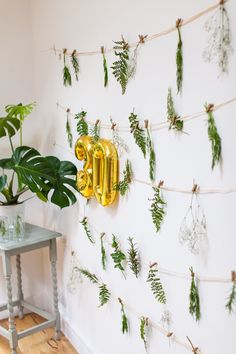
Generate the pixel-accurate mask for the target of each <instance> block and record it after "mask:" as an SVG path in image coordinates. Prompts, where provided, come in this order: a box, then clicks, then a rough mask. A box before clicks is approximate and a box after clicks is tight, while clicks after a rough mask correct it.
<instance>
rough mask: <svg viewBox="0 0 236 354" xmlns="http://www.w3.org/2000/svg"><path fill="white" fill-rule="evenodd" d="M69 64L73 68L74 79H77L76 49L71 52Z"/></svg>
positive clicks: (77, 62)
mask: <svg viewBox="0 0 236 354" xmlns="http://www.w3.org/2000/svg"><path fill="white" fill-rule="evenodd" d="M71 64H72V66H73V69H74V74H75V78H76V81H78V80H79V61H78V57H77V52H76V49H75V50H73V52H72V53H71Z"/></svg>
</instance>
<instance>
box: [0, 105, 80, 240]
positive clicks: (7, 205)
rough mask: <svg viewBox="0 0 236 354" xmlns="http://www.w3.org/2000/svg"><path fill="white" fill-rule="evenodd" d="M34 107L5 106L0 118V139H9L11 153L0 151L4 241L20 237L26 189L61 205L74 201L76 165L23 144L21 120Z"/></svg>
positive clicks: (0, 230) (0, 232) (0, 222)
mask: <svg viewBox="0 0 236 354" xmlns="http://www.w3.org/2000/svg"><path fill="white" fill-rule="evenodd" d="M33 108H34V104H28V105H22V104H18V105H8V106H6V107H5V111H6V115H5V116H4V117H2V118H0V138H5V139H6V140H8V143H9V147H10V151H11V153H10V156H1V152H0V158H1V159H0V169H1V170H2V173H0V238H2V239H6V240H7V239H9V238H12V237H17V238H20V237H22V236H23V222H22V208H23V206H24V201H25V199H27V197H25V198H24V195H26V194H25V193H26V192H28V191H30V192H31V193H33V194H34V195H36V196H37V197H38V198H39V199H41V200H42V201H44V202H47V201H51V202H52V203H54V204H56V205H58V206H59V207H60V208H64V207H67V206H69V205H71V204H74V203H75V202H76V196H75V194H74V190H75V189H76V182H75V179H76V173H77V169H76V167H75V165H74V164H73V163H72V162H70V161H60V160H59V159H58V158H57V157H55V156H42V155H41V154H40V153H39V152H38V151H37V150H36V149H34V148H33V147H30V146H25V145H23V139H22V133H23V123H24V120H25V118H26V117H27V116H28V115H29V114H30V113H31V112H32V110H33ZM16 134H19V140H18V137H17V136H16V137H14V136H15V135H16ZM13 137H14V139H13ZM16 139H17V144H15V141H16ZM13 140H14V142H13ZM15 145H17V146H15Z"/></svg>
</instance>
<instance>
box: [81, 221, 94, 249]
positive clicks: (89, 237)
mask: <svg viewBox="0 0 236 354" xmlns="http://www.w3.org/2000/svg"><path fill="white" fill-rule="evenodd" d="M80 223H81V224H82V225H83V228H84V231H85V234H86V236H87V237H88V239H89V241H90V242H91V243H95V241H94V239H93V236H92V232H91V230H90V228H89V224H88V218H87V216H85V217H84V218H83V220H81V221H80Z"/></svg>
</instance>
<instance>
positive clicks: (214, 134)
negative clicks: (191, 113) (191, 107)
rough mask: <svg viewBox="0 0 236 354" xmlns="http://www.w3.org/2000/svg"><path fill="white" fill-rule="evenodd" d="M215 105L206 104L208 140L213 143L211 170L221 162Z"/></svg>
mask: <svg viewBox="0 0 236 354" xmlns="http://www.w3.org/2000/svg"><path fill="white" fill-rule="evenodd" d="M213 109H214V105H213V104H207V103H206V104H205V110H206V113H207V115H208V120H207V124H208V138H209V140H210V143H211V151H212V163H211V168H212V170H213V169H214V167H215V165H216V164H217V163H219V162H220V160H221V137H220V135H219V133H218V130H217V127H216V124H215V119H214V116H213Z"/></svg>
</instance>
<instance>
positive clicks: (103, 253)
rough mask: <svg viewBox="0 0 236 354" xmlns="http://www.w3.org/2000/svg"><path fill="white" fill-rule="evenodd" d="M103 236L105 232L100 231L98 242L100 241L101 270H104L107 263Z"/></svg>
mask: <svg viewBox="0 0 236 354" xmlns="http://www.w3.org/2000/svg"><path fill="white" fill-rule="evenodd" d="M104 236H105V232H102V233H101V236H100V243H101V261H102V268H103V270H106V263H107V255H106V250H105V247H104V241H103V239H104Z"/></svg>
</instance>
